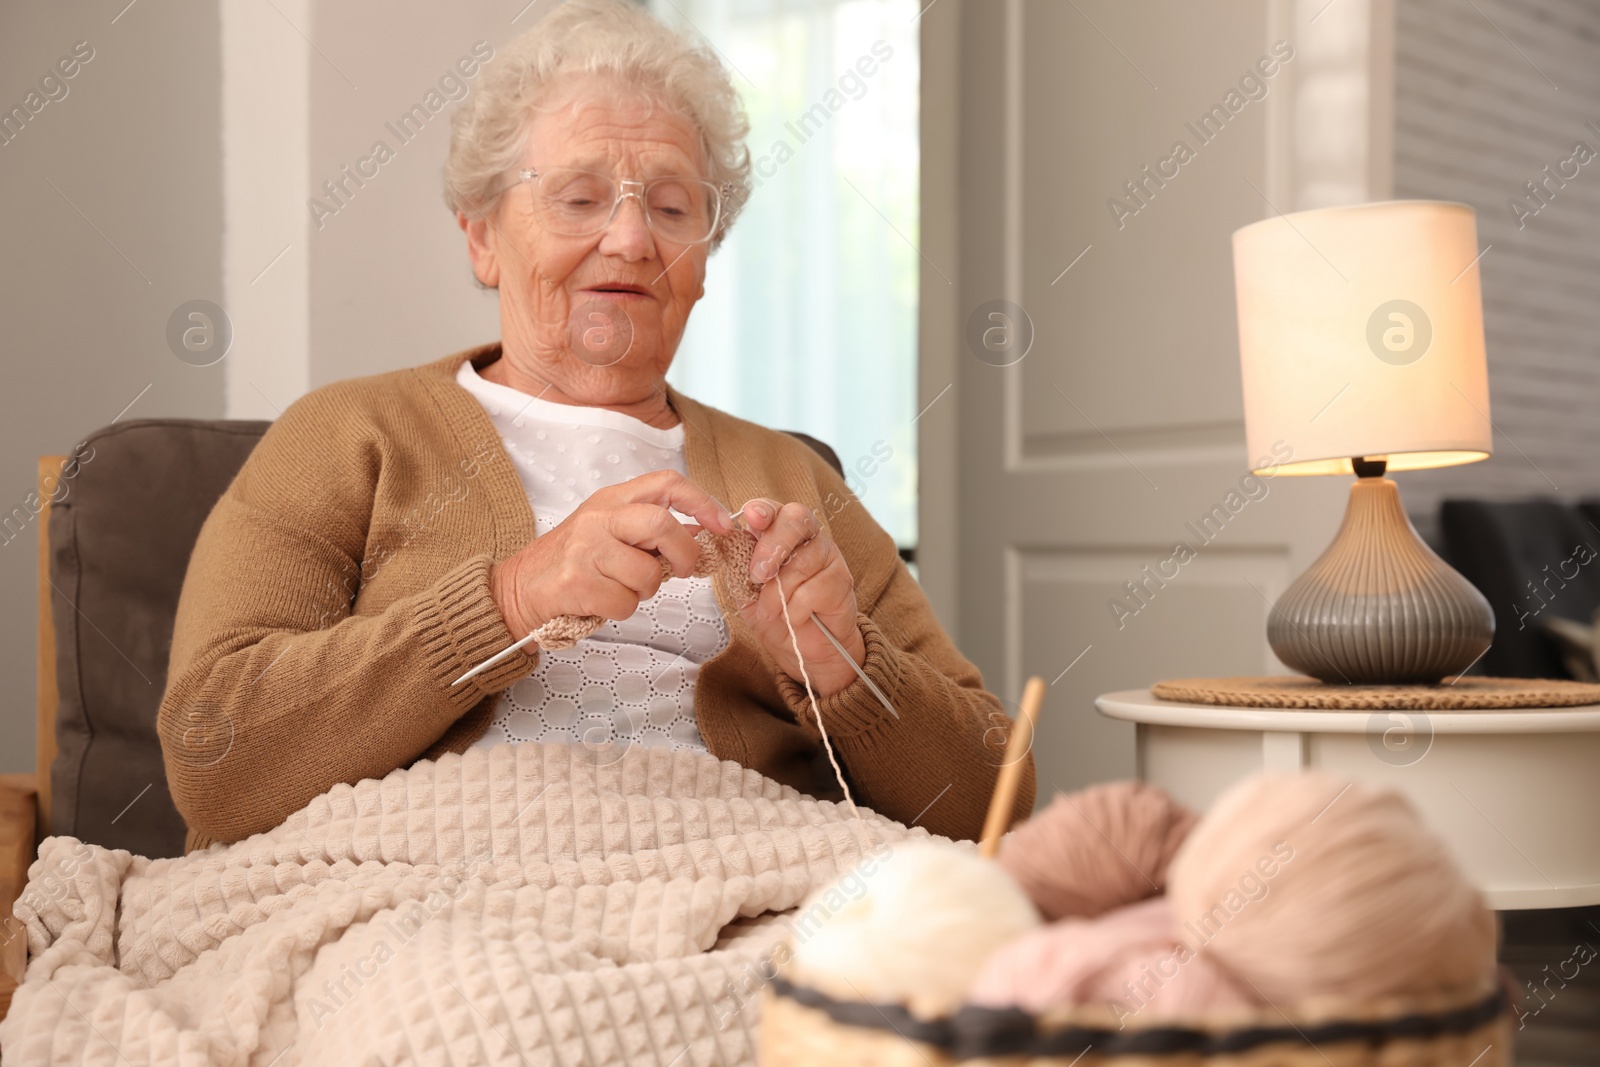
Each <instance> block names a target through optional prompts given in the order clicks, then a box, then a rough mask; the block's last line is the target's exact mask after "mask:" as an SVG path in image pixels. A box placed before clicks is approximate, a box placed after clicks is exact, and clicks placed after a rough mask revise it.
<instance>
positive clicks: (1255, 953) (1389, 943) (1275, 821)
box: [1168, 772, 1496, 1006]
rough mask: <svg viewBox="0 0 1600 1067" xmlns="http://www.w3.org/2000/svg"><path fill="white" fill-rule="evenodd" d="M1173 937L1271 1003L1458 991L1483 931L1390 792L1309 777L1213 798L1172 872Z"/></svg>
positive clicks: (1468, 889) (1283, 777) (1451, 871)
mask: <svg viewBox="0 0 1600 1067" xmlns="http://www.w3.org/2000/svg"><path fill="white" fill-rule="evenodd" d="M1168 893H1169V896H1170V897H1171V900H1172V907H1173V912H1174V915H1175V916H1176V918H1177V921H1178V923H1179V926H1180V931H1181V933H1182V934H1183V936H1184V937H1185V938H1186V939H1187V940H1188V941H1189V942H1190V944H1191V945H1194V946H1196V947H1199V946H1203V952H1204V953H1206V954H1209V955H1211V956H1213V957H1214V958H1215V959H1217V960H1218V961H1219V962H1221V963H1222V964H1223V965H1224V966H1226V967H1227V968H1228V969H1229V970H1230V971H1231V972H1233V973H1234V974H1236V975H1238V976H1239V977H1240V978H1242V979H1245V980H1247V981H1248V982H1250V983H1252V984H1253V985H1254V987H1255V988H1256V989H1257V990H1259V992H1260V994H1261V995H1262V996H1264V997H1265V998H1267V1000H1269V1001H1270V1002H1272V1003H1273V1004H1276V1005H1279V1006H1286V1005H1288V1004H1292V1003H1295V1002H1297V1001H1300V1000H1303V999H1306V998H1309V997H1313V996H1324V995H1326V996H1336V997H1348V998H1354V999H1358V1000H1368V999H1373V998H1377V997H1382V996H1388V995H1396V994H1423V993H1429V992H1439V991H1447V990H1449V991H1453V990H1459V989H1464V988H1469V987H1471V986H1472V985H1474V984H1476V983H1478V982H1481V981H1483V980H1484V979H1485V978H1486V977H1487V976H1489V975H1491V974H1492V973H1493V971H1494V967H1495V935H1496V927H1495V918H1494V913H1493V912H1491V911H1490V910H1489V909H1488V907H1487V906H1486V905H1485V904H1484V901H1483V897H1482V895H1481V894H1480V893H1479V892H1478V890H1477V889H1476V888H1474V887H1473V886H1472V885H1471V883H1469V882H1468V881H1467V880H1466V878H1465V877H1464V876H1463V875H1462V873H1461V871H1460V870H1459V869H1458V868H1457V867H1456V864H1455V861H1454V859H1453V858H1452V857H1451V855H1450V853H1449V851H1448V850H1447V849H1446V848H1445V846H1444V843H1443V842H1441V841H1440V840H1439V838H1438V837H1436V836H1435V835H1434V834H1433V833H1432V832H1430V831H1429V830H1428V828H1427V827H1426V826H1425V825H1423V822H1422V820H1421V818H1420V817H1418V815H1417V812H1416V810H1415V809H1414V808H1412V806H1411V804H1410V802H1409V801H1407V800H1406V799H1405V798H1404V797H1403V796H1401V795H1400V794H1399V793H1397V792H1394V791H1393V790H1388V789H1380V788H1378V787H1375V786H1370V785H1362V784H1359V783H1355V782H1349V781H1345V780H1341V779H1337V778H1334V777H1331V776H1329V775H1326V774H1321V773H1315V772H1312V773H1301V774H1277V773H1269V774H1258V775H1256V776H1254V777H1252V778H1248V779H1246V780H1245V781H1243V782H1240V783H1239V784H1237V785H1235V786H1233V787H1232V788H1230V789H1229V790H1228V791H1227V792H1225V793H1224V794H1223V795H1222V796H1221V797H1220V798H1219V799H1218V800H1217V802H1216V804H1215V805H1214V806H1213V807H1212V809H1211V810H1210V811H1209V812H1208V813H1207V814H1206V816H1205V818H1204V819H1203V820H1201V822H1200V825H1199V826H1197V827H1196V828H1195V831H1194V833H1192V834H1191V835H1190V836H1189V839H1188V840H1187V841H1186V842H1184V845H1183V847H1182V848H1181V849H1180V850H1179V852H1178V855H1177V857H1176V858H1175V859H1174V860H1173V863H1172V870H1171V872H1170V876H1169V889H1168Z"/></svg>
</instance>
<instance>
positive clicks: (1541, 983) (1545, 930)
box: [1500, 907, 1600, 1067]
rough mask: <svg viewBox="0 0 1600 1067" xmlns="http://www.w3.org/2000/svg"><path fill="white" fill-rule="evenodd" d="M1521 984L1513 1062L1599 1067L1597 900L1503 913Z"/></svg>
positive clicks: (1503, 952)
mask: <svg viewBox="0 0 1600 1067" xmlns="http://www.w3.org/2000/svg"><path fill="white" fill-rule="evenodd" d="M1501 919H1502V921H1503V922H1504V930H1505V937H1504V940H1503V943H1502V945H1501V949H1500V961H1501V962H1502V963H1504V964H1505V965H1506V967H1508V968H1509V969H1510V970H1511V972H1512V974H1514V975H1515V976H1516V979H1517V985H1518V987H1519V988H1520V989H1521V990H1522V998H1523V1003H1522V1004H1521V1005H1520V1008H1519V1011H1520V1012H1521V1017H1520V1020H1519V1022H1520V1029H1519V1030H1518V1033H1517V1051H1516V1063H1517V1067H1572V1065H1576V1064H1582V1065H1585V1067H1591V1065H1593V1067H1600V907H1593V908H1566V909H1561V910H1555V911H1508V912H1502V913H1501Z"/></svg>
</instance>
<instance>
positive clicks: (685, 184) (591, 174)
mask: <svg viewBox="0 0 1600 1067" xmlns="http://www.w3.org/2000/svg"><path fill="white" fill-rule="evenodd" d="M517 182H518V184H519V185H520V184H524V183H526V184H527V186H528V188H529V190H530V191H531V193H532V200H533V213H534V216H535V217H536V218H537V219H538V220H539V224H540V225H541V226H543V227H544V228H545V229H546V230H548V231H549V232H550V233H553V234H557V235H559V236H562V237H591V236H593V235H594V234H597V233H599V232H600V231H601V230H604V229H605V228H606V227H607V226H610V225H611V220H612V219H614V218H616V216H617V209H618V208H619V207H621V205H622V201H623V200H624V199H626V198H628V197H632V198H633V199H634V200H637V201H638V202H639V206H640V208H642V209H643V210H644V219H645V224H646V225H648V226H649V227H650V231H651V232H652V233H654V234H655V235H656V236H658V237H660V238H662V239H663V240H666V241H670V242H672V243H673V244H686V245H693V244H699V243H701V242H702V241H709V240H710V239H711V237H712V235H713V234H715V233H716V232H717V223H718V222H719V221H720V220H721V218H722V200H723V192H724V190H723V189H719V188H717V186H715V185H713V184H712V183H711V182H708V181H702V180H700V179H698V178H678V177H665V178H651V179H650V180H649V181H636V180H634V179H631V178H625V179H623V180H622V181H620V182H618V181H616V180H614V179H613V178H612V177H611V176H610V175H607V174H600V173H597V172H596V171H592V170H579V169H577V168H575V167H557V168H554V169H552V170H545V171H540V170H535V169H533V168H531V167H530V168H527V169H524V170H519V171H518V172H517ZM724 188H726V187H724Z"/></svg>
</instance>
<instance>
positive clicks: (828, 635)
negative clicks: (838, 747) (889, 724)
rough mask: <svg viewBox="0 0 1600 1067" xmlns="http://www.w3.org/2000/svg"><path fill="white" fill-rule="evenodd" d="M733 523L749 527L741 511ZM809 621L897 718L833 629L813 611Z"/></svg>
mask: <svg viewBox="0 0 1600 1067" xmlns="http://www.w3.org/2000/svg"><path fill="white" fill-rule="evenodd" d="M733 524H734V525H735V526H736V527H738V528H739V529H741V530H749V529H750V524H749V523H748V522H746V521H745V518H744V512H743V511H740V512H739V513H738V514H737V515H735V516H734V517H733ZM811 621H812V623H814V624H815V625H816V627H817V629H819V630H821V631H822V636H823V637H826V638H827V639H828V644H830V645H832V646H833V648H834V651H835V652H837V653H839V655H840V656H842V657H843V658H844V661H845V662H846V663H848V664H850V669H851V670H853V671H855V672H856V677H857V678H860V679H861V682H862V684H863V685H865V686H866V687H867V688H868V689H870V690H872V695H873V696H875V697H877V698H878V703H880V704H882V705H883V706H884V707H886V708H888V709H889V714H890V715H893V716H894V717H895V718H897V719H898V718H899V717H900V713H899V712H898V711H895V710H894V705H893V704H891V703H889V698H888V697H886V696H884V695H883V690H882V689H879V688H878V686H877V684H876V683H875V682H873V680H872V679H871V678H868V677H867V672H866V671H865V670H864V669H862V666H861V664H859V663H857V662H856V660H855V657H854V656H852V655H850V653H848V652H846V651H845V650H844V646H843V645H841V644H840V643H839V639H838V638H837V637H835V636H833V631H831V630H829V629H828V628H827V627H826V626H824V625H822V620H821V619H819V618H817V613H816V612H814V611H813V612H812V613H811Z"/></svg>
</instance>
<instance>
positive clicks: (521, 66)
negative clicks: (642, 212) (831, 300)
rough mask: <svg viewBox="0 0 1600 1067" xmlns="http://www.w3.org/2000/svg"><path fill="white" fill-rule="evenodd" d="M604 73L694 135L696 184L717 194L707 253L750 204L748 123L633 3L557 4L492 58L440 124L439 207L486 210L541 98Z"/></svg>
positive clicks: (513, 164) (725, 82)
mask: <svg viewBox="0 0 1600 1067" xmlns="http://www.w3.org/2000/svg"><path fill="white" fill-rule="evenodd" d="M580 73H582V74H605V75H609V76H611V77H613V78H615V79H616V80H617V81H618V82H620V83H621V84H622V85H623V86H625V87H626V88H628V89H631V90H633V91H636V92H639V93H641V94H644V95H645V96H646V97H647V98H649V99H651V100H653V101H656V102H659V103H660V104H661V105H662V106H664V107H666V108H669V109H671V110H673V111H675V112H677V113H679V114H681V115H683V116H684V117H685V118H687V119H689V121H691V122H692V123H693V124H694V125H695V127H696V128H697V129H698V130H699V131H700V148H701V155H702V157H703V158H704V160H705V165H706V169H707V173H706V175H705V177H706V179H707V180H709V181H711V182H713V183H715V184H716V185H717V186H719V187H720V188H721V189H722V190H723V197H722V200H723V207H722V219H721V221H720V222H719V224H718V226H717V232H716V234H714V235H713V237H712V239H711V247H712V248H716V247H717V246H718V245H720V244H721V243H722V238H723V236H724V235H725V234H726V233H727V231H728V227H729V226H730V225H732V223H733V220H734V218H735V217H736V216H737V215H738V213H739V209H740V208H741V207H743V205H744V202H745V201H746V200H747V199H748V198H749V196H750V185H751V183H750V150H749V149H748V148H747V147H746V146H745V138H746V137H747V136H748V135H749V133H750V120H749V119H748V117H747V116H746V115H745V111H744V106H743V104H742V103H741V102H740V100H739V94H738V93H737V92H736V91H735V89H734V87H733V82H732V80H731V79H730V78H729V76H728V72H727V70H726V69H725V68H724V67H723V65H722V62H721V60H720V59H719V58H718V57H717V55H716V53H715V52H714V51H712V50H711V48H709V47H707V46H703V45H698V44H695V43H693V42H692V41H690V40H689V39H688V38H687V37H686V36H684V35H682V34H680V33H678V32H677V31H675V30H673V29H672V28H671V27H669V26H667V25H666V24H665V23H664V22H662V21H661V20H660V19H658V18H656V17H655V16H654V15H652V14H651V13H650V12H649V11H648V10H646V9H645V7H644V6H643V5H642V4H640V3H637V2H635V0H567V2H566V3H564V4H562V5H561V6H560V7H558V8H557V9H556V10H555V11H553V12H551V13H550V14H549V15H546V16H545V17H544V18H543V19H541V20H540V21H539V22H538V23H537V24H535V25H534V26H533V27H532V28H531V29H529V30H528V31H527V32H525V33H523V34H521V35H520V36H518V37H517V38H515V39H514V40H513V41H511V42H510V44H508V45H507V46H506V47H505V48H504V49H503V50H501V51H499V52H497V54H496V55H495V57H494V59H493V60H491V61H490V62H489V64H488V65H487V66H486V68H485V70H484V75H483V80H482V82H481V83H480V84H479V86H478V91H477V92H476V93H474V94H473V95H471V96H469V97H468V98H467V100H466V102H465V103H463V104H462V106H461V108H460V109H459V110H458V111H457V112H456V113H455V116H454V118H453V119H452V120H451V123H450V153H449V156H448V157H447V158H446V160H445V165H444V200H445V204H446V205H448V206H449V208H450V210H451V211H453V212H455V211H461V212H467V213H469V214H477V213H483V212H487V211H488V210H490V209H491V208H492V207H493V206H494V202H495V200H496V199H497V198H498V197H499V195H500V193H501V192H503V191H504V189H505V187H506V186H507V185H508V184H510V182H511V175H512V174H513V173H514V172H515V171H516V170H517V169H518V168H520V167H521V166H522V159H523V152H524V150H525V148H526V143H527V131H528V121H529V119H531V118H532V116H533V113H534V111H535V110H536V109H537V108H538V106H539V103H540V98H541V95H542V94H544V92H545V90H546V89H548V88H549V87H550V86H551V85H552V84H553V83H554V82H556V81H557V80H558V79H560V78H562V77H563V76H564V75H568V74H580Z"/></svg>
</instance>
